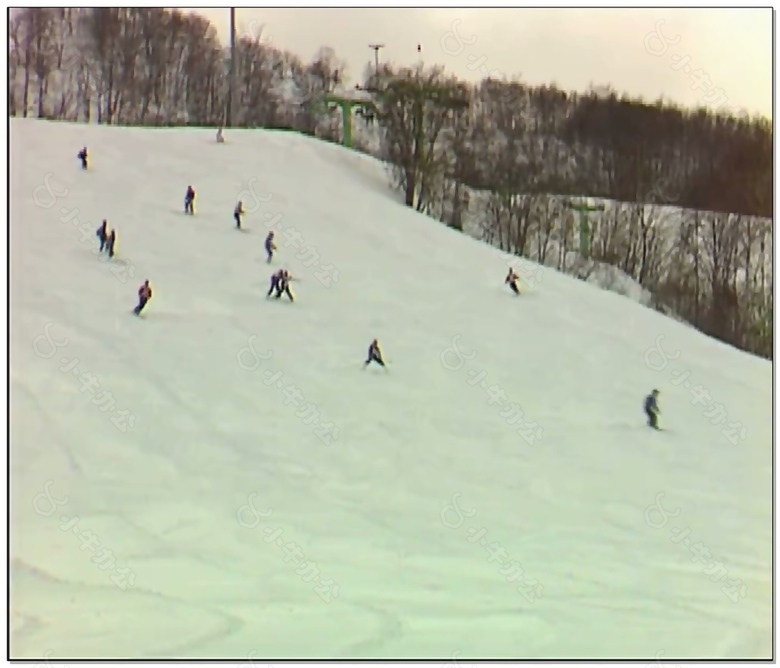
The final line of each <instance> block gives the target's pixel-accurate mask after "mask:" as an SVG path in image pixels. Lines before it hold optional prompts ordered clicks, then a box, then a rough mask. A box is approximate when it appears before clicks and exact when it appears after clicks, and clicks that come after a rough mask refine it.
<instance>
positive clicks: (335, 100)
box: [317, 86, 376, 148]
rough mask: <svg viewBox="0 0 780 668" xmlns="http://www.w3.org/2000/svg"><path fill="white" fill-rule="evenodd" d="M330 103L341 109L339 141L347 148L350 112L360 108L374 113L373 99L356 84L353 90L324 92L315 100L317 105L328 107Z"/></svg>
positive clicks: (350, 138) (349, 139)
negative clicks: (340, 136)
mask: <svg viewBox="0 0 780 668" xmlns="http://www.w3.org/2000/svg"><path fill="white" fill-rule="evenodd" d="M332 104H333V105H336V106H337V107H339V108H340V109H341V128H342V131H341V132H342V140H341V143H342V144H343V145H344V146H346V147H347V148H352V112H353V110H356V109H362V110H363V111H364V112H365V111H369V112H371V113H376V105H375V104H374V100H373V98H372V97H371V94H370V93H369V92H368V91H366V90H364V89H362V88H358V87H357V86H356V87H355V90H354V91H347V90H342V91H340V92H335V91H334V92H333V93H326V94H325V95H323V96H322V97H321V98H320V99H319V100H318V101H317V105H318V106H322V105H325V106H326V107H328V106H330V105H332Z"/></svg>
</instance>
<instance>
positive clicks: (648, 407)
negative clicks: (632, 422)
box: [645, 390, 661, 429]
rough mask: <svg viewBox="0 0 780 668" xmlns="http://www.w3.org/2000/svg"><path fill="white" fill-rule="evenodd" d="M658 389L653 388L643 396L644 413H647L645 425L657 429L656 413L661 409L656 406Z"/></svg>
mask: <svg viewBox="0 0 780 668" xmlns="http://www.w3.org/2000/svg"><path fill="white" fill-rule="evenodd" d="M658 394H659V393H658V390H653V391H652V392H651V393H650V394H648V395H647V396H646V397H645V414H646V415H647V426H648V427H652V428H653V429H658V415H659V414H660V412H661V410H660V409H659V408H658Z"/></svg>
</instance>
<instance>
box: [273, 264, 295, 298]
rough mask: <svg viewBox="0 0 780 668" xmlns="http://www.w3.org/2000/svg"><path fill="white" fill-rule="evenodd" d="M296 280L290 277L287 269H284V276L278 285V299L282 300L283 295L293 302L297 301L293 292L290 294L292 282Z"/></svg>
mask: <svg viewBox="0 0 780 668" xmlns="http://www.w3.org/2000/svg"><path fill="white" fill-rule="evenodd" d="M294 280H295V278H293V277H292V276H290V274H289V272H288V271H287V270H286V269H282V276H281V278H280V279H279V282H278V283H277V284H276V299H281V296H282V294H286V295H287V296H288V297H289V299H290V301H291V302H294V301H295V299H294V298H293V294H292V292H290V281H294Z"/></svg>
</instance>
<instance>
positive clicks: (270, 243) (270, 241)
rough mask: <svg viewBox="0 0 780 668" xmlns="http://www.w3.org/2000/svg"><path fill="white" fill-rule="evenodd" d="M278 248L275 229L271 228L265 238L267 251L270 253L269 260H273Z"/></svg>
mask: <svg viewBox="0 0 780 668" xmlns="http://www.w3.org/2000/svg"><path fill="white" fill-rule="evenodd" d="M275 250H276V244H275V243H274V231H273V230H271V231H270V232H269V233H268V236H267V237H266V238H265V252H266V253H268V262H269V263H270V262H271V258H272V257H273V256H274V251H275Z"/></svg>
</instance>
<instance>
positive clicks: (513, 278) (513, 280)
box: [504, 267, 520, 295]
mask: <svg viewBox="0 0 780 668" xmlns="http://www.w3.org/2000/svg"><path fill="white" fill-rule="evenodd" d="M519 278H520V277H519V276H518V275H517V274H516V273H515V270H514V269H512V268H511V267H510V268H509V273H508V274H507V275H506V278H505V279H504V283H506V284H507V285H508V286H509V287H510V288H512V292H514V293H515V294H516V295H519V294H520V289H519V288H518V287H517V281H518V279H519Z"/></svg>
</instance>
